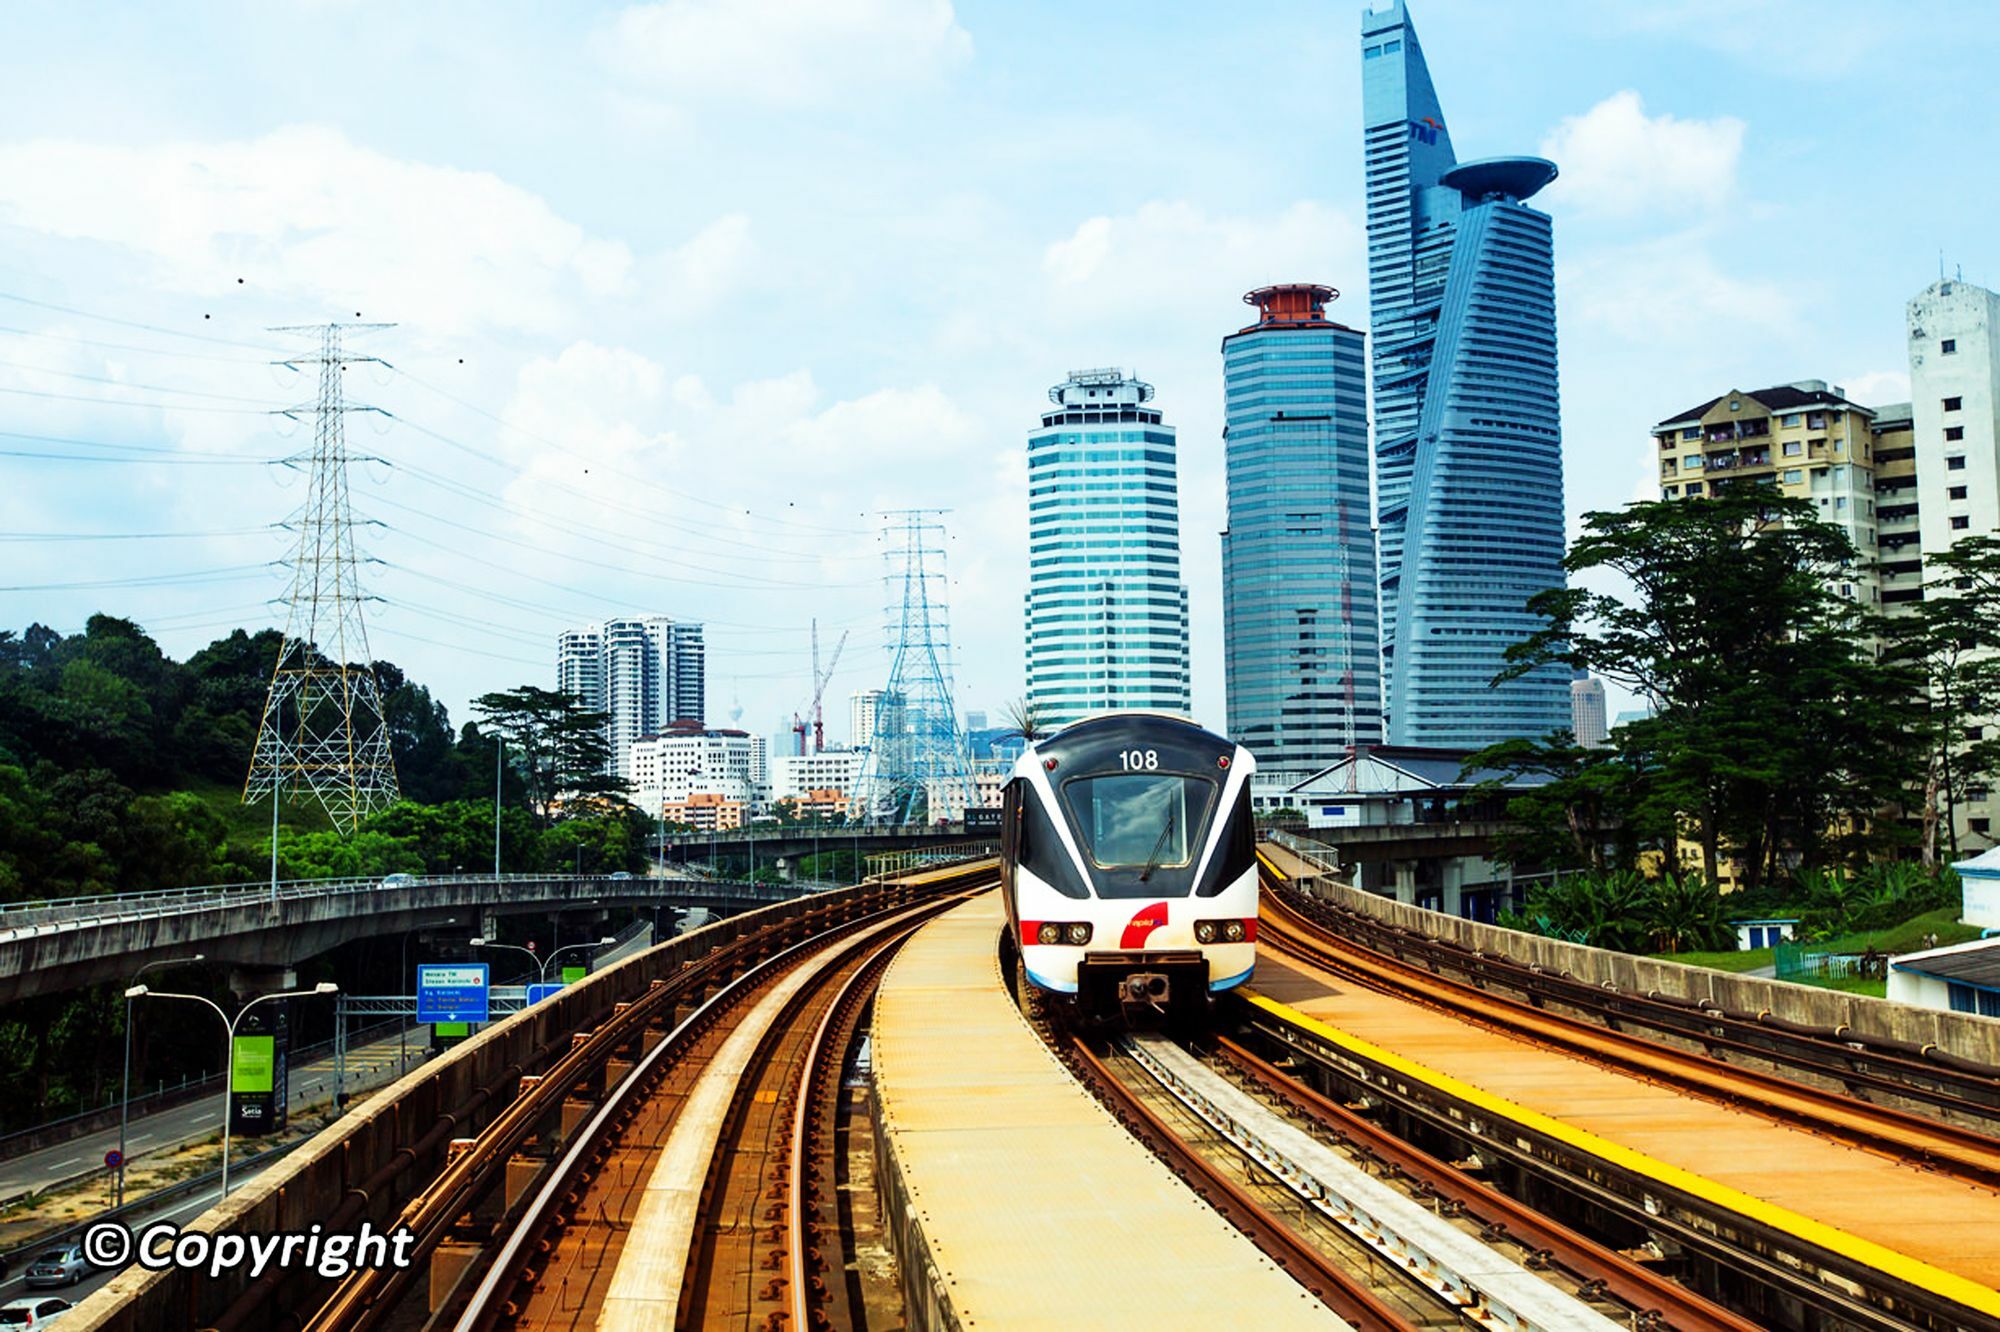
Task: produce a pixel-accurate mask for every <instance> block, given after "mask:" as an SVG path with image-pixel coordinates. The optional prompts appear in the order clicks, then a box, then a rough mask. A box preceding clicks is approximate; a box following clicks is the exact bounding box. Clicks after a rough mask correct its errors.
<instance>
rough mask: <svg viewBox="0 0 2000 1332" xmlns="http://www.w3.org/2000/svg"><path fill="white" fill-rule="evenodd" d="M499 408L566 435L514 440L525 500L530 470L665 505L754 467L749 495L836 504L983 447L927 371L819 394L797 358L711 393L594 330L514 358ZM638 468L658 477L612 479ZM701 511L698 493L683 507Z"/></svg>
mask: <svg viewBox="0 0 2000 1332" xmlns="http://www.w3.org/2000/svg"><path fill="white" fill-rule="evenodd" d="M506 415H507V418H508V419H509V420H510V421H513V422H515V423H516V424H518V425H520V426H522V427H523V428H524V429H525V430H527V431H532V432H533V433H534V434H535V435H538V436H540V437H541V438H542V439H543V440H547V441H552V442H553V443H556V444H559V445H561V446H562V451H560V452H559V451H556V450H553V449H550V448H548V447H546V446H545V445H535V444H533V442H532V441H530V442H529V443H528V444H526V445H523V448H524V450H525V451H526V452H527V453H528V454H529V456H528V458H527V459H526V465H525V468H524V474H523V476H522V477H521V479H520V480H518V481H517V482H515V484H514V486H513V493H514V495H515V497H516V498H518V499H520V500H521V501H522V502H524V503H535V504H543V503H546V502H548V497H547V496H546V495H545V494H543V493H541V492H539V491H538V489H537V487H538V483H539V482H542V481H546V480H550V479H562V480H563V482H564V484H566V485H572V486H576V487H577V488H579V489H590V490H594V489H595V488H596V487H599V486H600V485H601V486H602V487H604V494H605V496H606V498H607V499H613V500H616V501H617V502H618V503H620V504H634V503H638V504H645V505H648V506H651V505H653V504H655V503H657V504H659V505H660V506H661V512H662V513H663V514H666V513H668V512H670V511H671V510H673V509H674V507H675V506H674V504H673V501H672V492H673V491H674V490H676V489H681V490H684V491H685V492H686V493H689V494H692V495H699V496H707V497H714V496H720V495H727V494H731V493H736V494H743V493H745V491H744V480H745V478H746V477H751V478H756V485H755V487H754V489H753V491H752V492H751V493H753V494H755V495H757V496H760V497H761V498H754V499H750V500H748V501H747V505H748V506H749V507H755V508H758V509H760V510H764V511H770V509H771V507H772V505H771V503H770V499H771V497H773V496H777V497H782V499H783V501H784V503H785V504H797V503H799V502H800V501H802V500H803V501H805V502H806V507H808V508H812V507H818V506H822V505H824V504H829V503H831V504H842V505H844V504H845V503H847V502H848V501H849V500H851V499H853V498H854V497H855V496H854V493H853V485H852V482H853V481H854V480H855V479H856V478H859V477H866V476H869V475H871V474H873V473H875V472H877V471H879V470H883V469H893V468H896V467H909V466H914V465H916V464H919V463H924V462H951V461H965V460H968V459H969V458H975V457H980V456H983V455H978V454H974V453H972V452H970V451H971V450H973V449H974V448H975V447H976V444H977V441H978V439H979V436H980V429H979V426H978V423H977V422H976V421H975V420H974V418H973V417H972V416H971V415H970V414H969V413H968V412H966V411H965V410H964V409H963V408H961V407H960V406H959V405H958V404H957V403H956V402H955V401H953V400H952V398H951V397H950V396H949V395H948V394H946V393H945V392H944V391H943V390H942V389H940V388H939V387H937V386H936V385H934V384H918V385H915V386H912V387H889V388H879V389H875V390H873V391H871V392H868V393H864V394H861V395H859V396H856V397H852V398H846V399H841V400H837V401H834V402H827V401H825V400H824V395H823V394H822V393H821V391H820V388H819V386H818V384H816V383H815V382H814V379H813V376H812V374H811V373H810V372H809V371H806V370H795V371H792V372H790V373H788V374H783V375H776V376H772V377H769V378H765V379H756V380H748V381H745V382H743V383H740V384H737V385H735V386H734V387H733V388H732V389H731V390H730V391H729V392H728V394H727V396H719V395H717V394H715V393H713V392H711V391H710V389H709V388H708V386H707V385H706V384H704V383H703V382H702V381H701V380H700V379H699V378H698V377H696V376H693V375H683V376H680V377H678V378H674V377H670V376H669V375H668V373H667V372H666V370H665V369H664V368H663V367H662V366H660V365H659V364H658V363H657V362H655V361H653V360H651V359H649V358H648V357H646V356H643V355H640V354H639V353H637V352H633V351H630V350H627V349H625V348H617V347H604V346H600V345H597V344H595V343H590V342H579V343H575V344H572V345H571V346H569V347H567V348H565V349H564V350H563V351H562V353H561V354H559V355H557V356H554V357H539V358H536V359H535V360H533V361H531V362H529V363H528V364H527V365H525V366H524V367H522V370H521V373H520V376H519V379H518V381H517V386H516V390H515V395H514V400H513V402H512V404H511V405H510V406H509V408H508V410H507V413H506ZM584 469H591V472H590V473H586V471H585V470H584ZM635 472H636V473H643V474H644V475H647V476H650V477H654V478H657V479H659V480H660V481H661V482H663V483H665V484H664V486H663V488H662V489H659V490H655V489H641V490H630V489H627V488H626V487H625V486H624V485H623V484H622V483H621V482H619V481H618V480H617V479H616V477H617V476H618V474H620V473H623V474H628V475H629V474H632V473H635ZM836 497H837V498H836ZM779 507H783V505H780V506H779ZM703 512H705V510H704V509H703V507H702V506H699V505H697V506H694V507H691V508H688V509H687V510H686V511H685V512H684V513H683V514H682V516H683V517H691V516H694V515H698V514H701V513H703ZM741 526H742V527H743V529H744V530H745V531H746V532H752V531H754V530H756V529H755V528H754V526H753V525H751V524H748V523H745V524H742V525H741ZM765 534H766V535H769V533H768V532H766V533H765Z"/></svg>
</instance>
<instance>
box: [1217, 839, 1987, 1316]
mask: <svg viewBox="0 0 2000 1332" xmlns="http://www.w3.org/2000/svg"><path fill="white" fill-rule="evenodd" d="M1267 863H1268V862H1267ZM1238 993H1239V994H1241V995H1242V996H1243V997H1244V999H1245V1000H1247V1001H1248V1002H1249V1003H1251V1004H1254V1005H1256V1006H1257V1007H1258V1008H1261V1009H1263V1010H1264V1011H1265V1012H1267V1013H1269V1014H1271V1015H1272V1016H1273V1017H1275V1018H1277V1019H1278V1020H1279V1021H1280V1022H1283V1023H1285V1024H1287V1025H1289V1026H1292V1027H1296V1028H1298V1029H1299V1030H1301V1031H1307V1032H1311V1033H1312V1034H1313V1035H1315V1036H1317V1037H1319V1038H1320V1039H1322V1040H1325V1041H1328V1042H1330V1043H1331V1044H1333V1045H1336V1046H1339V1047H1340V1048H1341V1049H1343V1050H1346V1051H1348V1052H1349V1053H1351V1054H1354V1055H1357V1056H1359V1057H1360V1058H1362V1059H1366V1060H1368V1061H1369V1062H1370V1063H1373V1064H1377V1065H1380V1066H1381V1067H1383V1068H1386V1069H1389V1070H1391V1071H1393V1072H1396V1073H1399V1074H1401V1075H1402V1076H1404V1077H1407V1078H1410V1079H1412V1080H1414V1081H1417V1082H1421V1083H1424V1084H1425V1085H1426V1086H1430V1087H1434V1088H1436V1089H1437V1090H1438V1091H1441V1092H1443V1093H1445V1094H1446V1095H1447V1096H1451V1097H1454V1098H1456V1099H1457V1100H1460V1101H1463V1102H1465V1103H1466V1104H1468V1105H1471V1106H1475V1107H1477V1108H1478V1109H1480V1110H1483V1111H1485V1112H1486V1113H1487V1114H1490V1115H1493V1116H1494V1117H1496V1118H1499V1119H1505V1120H1508V1121H1510V1122H1512V1123H1515V1124H1518V1125H1520V1126H1521V1127H1522V1128H1525V1129H1529V1130H1531V1131H1533V1132H1536V1133H1540V1134H1543V1135H1545V1136H1547V1137H1550V1138H1554V1139H1556V1140H1557V1141H1558V1142H1562V1143H1566V1144H1568V1145H1569V1146H1571V1147H1573V1148H1575V1149H1577V1150H1578V1151H1582V1152H1585V1153H1588V1154H1589V1155H1591V1156H1594V1157H1596V1158H1598V1159H1599V1160H1601V1161H1605V1162H1608V1163H1609V1164H1611V1165H1614V1166H1617V1167H1618V1168H1620V1169H1622V1170H1625V1171H1628V1172H1630V1173H1632V1174H1635V1175H1639V1176H1642V1177H1644V1178H1646V1179H1650V1180H1652V1181H1654V1182H1655V1183H1658V1184H1662V1185H1665V1186H1666V1187H1668V1188H1671V1189H1676V1190H1679V1191H1680V1192H1682V1193H1686V1194H1690V1195H1692V1196H1694V1197H1697V1198H1700V1199H1702V1200H1703V1201H1705V1202H1709V1203H1713V1204H1715V1205H1716V1206H1718V1207H1721V1208H1724V1209H1726V1210H1728V1211H1731V1212H1735V1213H1736V1214H1738V1215H1740V1216H1743V1217H1747V1218H1748V1219H1750V1220H1752V1221H1756V1222H1758V1223H1759V1224H1761V1225H1765V1226H1768V1227H1770V1228H1771V1229H1773V1230H1778V1231H1782V1232H1784V1233H1785V1234H1787V1235H1791V1236H1793V1237H1794V1238H1796V1239H1800V1240H1803V1241H1805V1242H1806V1243H1808V1244H1812V1245H1815V1246H1817V1247H1819V1248H1821V1249H1825V1250H1828V1251H1830V1252H1833V1253H1837V1254H1841V1255H1843V1256H1844V1257H1848V1258H1852V1259H1854V1260H1856V1261H1857V1262H1861V1263H1865V1264H1866V1265H1867V1266H1868V1267H1870V1268H1872V1269H1874V1270H1875V1271H1878V1272H1883V1273H1886V1274H1887V1275H1889V1276H1893V1277H1895V1278H1897V1279H1898V1280H1901V1281H1904V1282H1907V1283H1908V1284H1910V1285H1912V1286H1915V1287H1916V1288H1917V1289H1919V1290H1927V1291H1930V1292H1932V1293H1933V1294H1937V1295H1942V1296H1944V1297H1946V1298H1947V1299H1950V1300H1953V1301H1955V1302H1957V1303H1959V1304H1962V1305H1964V1306H1965V1307H1966V1308H1968V1309H1977V1310H1978V1311H1979V1312H1981V1313H1983V1314H1986V1315H1987V1316H1989V1317H1993V1318H2000V1291H1996V1290H1994V1289H1993V1288H1992V1287H1990V1286H1983V1285H1981V1284H1979V1283H1978V1282H1977V1281H1973V1280H1970V1279H1968V1278H1966V1277H1962V1276H1959V1275H1958V1274H1957V1273H1955V1272H1947V1271H1945V1270H1944V1269H1943V1268H1941V1267H1935V1266H1933V1265H1931V1264H1930V1263H1927V1262H1924V1261H1923V1260H1922V1259H1920V1258H1912V1257H1910V1256H1909V1255H1908V1254H1905V1253H1899V1252H1897V1251H1896V1250H1894V1249H1891V1248H1888V1247H1887V1246H1885V1245H1881V1244H1877V1243H1876V1242H1875V1241H1873V1240H1868V1239H1863V1238H1862V1237H1861V1236H1859V1235H1855V1234H1853V1233H1851V1232H1849V1231H1845V1230H1841V1229H1840V1228H1839V1227H1837V1226H1830V1225H1827V1224H1826V1223H1825V1222H1823V1221H1815V1220H1813V1219H1812V1218H1811V1217H1809V1216H1804V1215H1801V1214H1800V1213H1798V1212H1794V1211H1792V1210H1791V1209H1789V1208H1786V1207H1780V1206H1778V1205H1777V1204H1776V1203H1771V1202H1766V1201H1765V1200H1764V1199H1762V1198H1756V1197H1752V1196H1751V1195H1750V1194H1747V1193H1744V1192H1743V1191H1742V1190H1740V1189H1733V1188H1731V1187H1729V1186H1728V1185H1727V1184H1719V1183H1717V1182H1716V1181H1714V1180H1712V1179H1709V1178H1708V1177H1706V1176H1704V1175H1697V1174H1695V1173H1694V1172H1693V1171H1691V1170H1684V1169H1682V1168H1681V1167H1679V1166H1676V1165H1669V1164H1668V1163H1667V1162H1665V1161H1662V1160H1660V1159H1659V1158H1658V1157H1655V1156H1649V1155H1647V1154H1646V1153H1645V1152H1641V1151H1636V1150H1634V1149H1633V1148H1630V1147H1625V1146H1622V1145H1620V1144H1618V1143H1616V1142H1613V1141H1611V1140H1610V1139H1609V1138H1604V1137H1600V1136H1598V1135H1597V1134H1595V1133H1592V1132H1590V1131H1589V1130H1587V1129H1580V1128H1577V1127H1576V1126H1575V1125H1573V1124H1566V1123H1564V1122H1563V1121H1562V1120H1560V1119H1556V1118H1553V1117H1552V1116H1549V1115H1545V1114H1543V1113H1541V1112H1540V1111H1538V1110H1530V1109H1529V1108H1528V1107H1527V1106H1525V1105H1521V1104H1519V1103H1518V1102H1515V1101H1510V1100H1508V1099H1507V1098H1506V1097H1504V1096H1496V1095H1494V1094H1493V1093H1492V1092H1489V1091H1486V1090H1484V1089H1482V1088H1479V1087H1475V1086H1473V1085H1472V1084H1471V1083H1469V1082H1462V1081H1460V1080H1459V1079H1457V1078H1454V1077H1452V1076H1451V1075H1450V1074H1448V1073H1441V1072H1439V1071H1438V1070H1437V1069H1434V1068H1431V1067H1430V1066H1428V1065H1426V1064H1419V1063H1417V1062H1416V1061H1415V1060H1412V1059H1407V1058H1405V1057H1403V1056H1402V1055H1399V1054H1396V1053H1394V1052H1393V1051H1391V1050H1387V1049H1384V1048H1383V1047H1382V1046H1379V1045H1376V1044H1375V1043H1374V1042H1372V1041H1367V1040H1363V1039H1362V1038H1361V1037H1359V1036H1356V1035H1354V1034H1353V1033H1352V1032H1347V1031H1342V1030H1341V1029H1340V1028H1338V1027H1335V1026H1332V1025H1330V1024H1329V1023H1326V1022H1323V1021H1321V1020H1320V1019H1318V1018H1316V1017H1312V1016H1311V1015H1309V1014H1306V1013H1302V1012H1300V1011H1299V1010H1298V1009H1296V1008H1293V1007H1291V1006H1290V1005H1288V1004H1281V1003H1279V1002H1278V1001H1277V1000H1275V999H1273V998H1271V997H1270V996H1268V995H1265V994H1262V993H1259V992H1258V991H1256V990H1254V989H1252V988H1250V987H1249V986H1244V987H1243V988H1242V989H1241V990H1239V991H1238Z"/></svg>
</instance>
